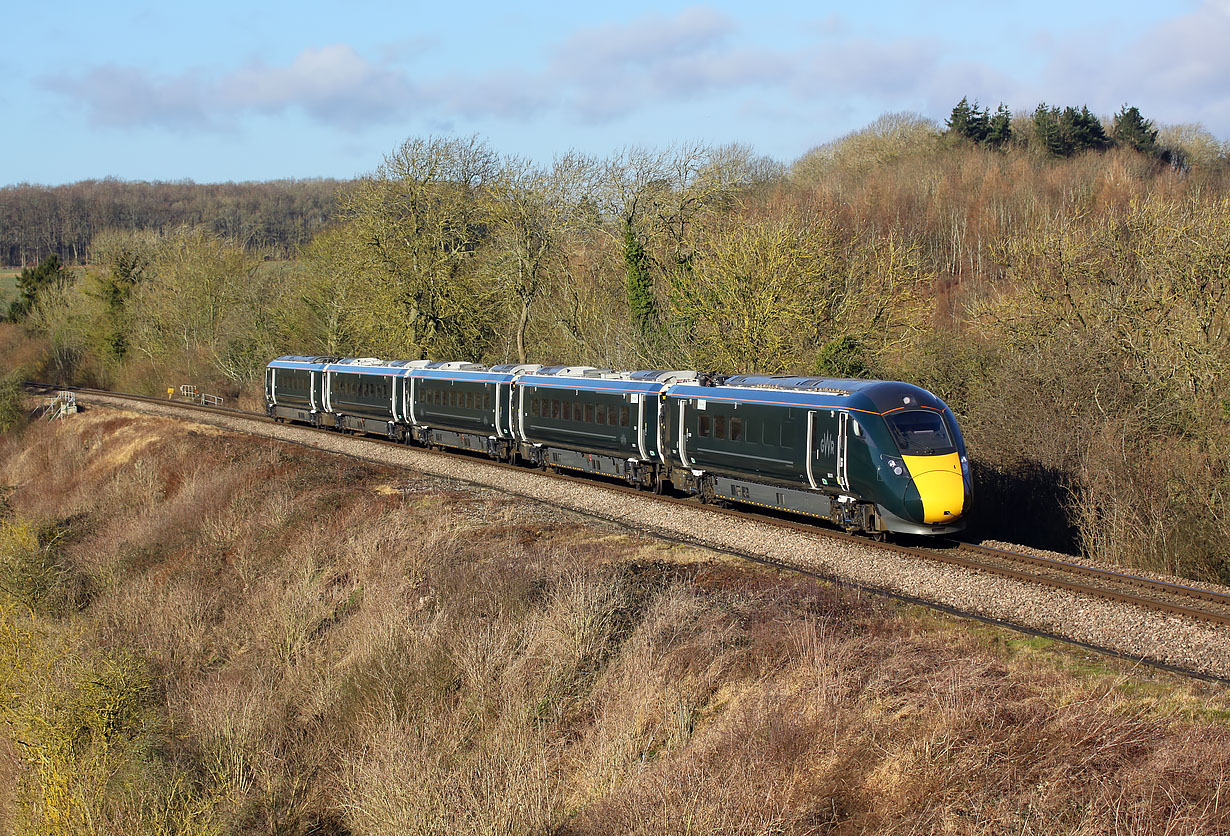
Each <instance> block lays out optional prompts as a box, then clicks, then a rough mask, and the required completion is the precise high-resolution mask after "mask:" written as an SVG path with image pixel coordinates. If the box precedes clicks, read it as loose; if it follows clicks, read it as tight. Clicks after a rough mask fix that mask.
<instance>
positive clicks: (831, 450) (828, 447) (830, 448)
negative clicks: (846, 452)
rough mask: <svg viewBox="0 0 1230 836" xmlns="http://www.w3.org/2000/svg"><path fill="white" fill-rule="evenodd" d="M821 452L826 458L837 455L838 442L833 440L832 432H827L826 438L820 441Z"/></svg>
mask: <svg viewBox="0 0 1230 836" xmlns="http://www.w3.org/2000/svg"><path fill="white" fill-rule="evenodd" d="M820 452H821V453H823V454H824V455H826V456H832V455H834V454H836V453H837V442H836V441H835V440H834V439H833V434H832V433H831V432H826V433H825V434H824V438H822V439H820Z"/></svg>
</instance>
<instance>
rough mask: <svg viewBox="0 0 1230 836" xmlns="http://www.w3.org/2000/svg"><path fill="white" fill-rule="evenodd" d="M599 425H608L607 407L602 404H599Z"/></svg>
mask: <svg viewBox="0 0 1230 836" xmlns="http://www.w3.org/2000/svg"><path fill="white" fill-rule="evenodd" d="M598 423H599V424H605V423H606V407H604V406H603V405H602V404H598Z"/></svg>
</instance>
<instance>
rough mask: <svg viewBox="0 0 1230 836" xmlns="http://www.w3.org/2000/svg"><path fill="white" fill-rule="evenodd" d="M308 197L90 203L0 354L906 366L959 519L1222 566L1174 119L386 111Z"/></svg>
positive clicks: (128, 383) (1080, 544)
mask: <svg viewBox="0 0 1230 836" xmlns="http://www.w3.org/2000/svg"><path fill="white" fill-rule="evenodd" d="M335 200H336V203H335V211H334V212H333V213H332V214H331V215H330V222H329V224H328V226H325V227H323V228H320V229H314V228H311V225H310V224H309V225H308V227H307V228H309V229H310V230H311V233H312V234H311V236H310V240H306V241H305V242H304V243H303V245H302V247H301V248H300V249H299V250H298V251H297V253H296V256H295V258H293V259H290V260H284V259H270V258H268V255H269V252H268V251H267V250H262V249H261V248H260V247H256V246H253V244H254V241H253V240H252V239H251V238H250V237H248V236H244V235H238V234H235V233H233V232H231V231H229V230H227V229H222V228H219V227H218V226H217V225H216V224H215V225H212V226H211V225H208V224H200V223H197V224H185V225H182V226H170V225H166V226H159V227H157V228H154V227H142V228H119V227H113V228H109V229H107V230H103V231H98V232H96V234H94V235H93V236H92V237H91V238H90V240H89V245H88V248H87V253H86V255H87V258H86V261H87V262H88V267H81V266H78V265H74V264H72V263H70V262H71V259H66V260H64V261H62V262H61V261H51V260H44V261H43V262H41V263H40V264H38V265H31V266H29V267H28V268H27V269H26V270H25V271H24V272H22V274H21V275H20V276H19V277H18V287H17V290H16V295H15V296H14V298H13V299H12V300H11V307H10V311H11V314H12V315H11V319H12V320H13V322H12V323H11V324H9V325H8V326H5V327H6V328H7V330H5V331H4V332H3V333H2V334H0V339H2V340H3V342H4V353H5V355H6V356H9V357H13V358H18V359H15V360H14V361H13V362H14V363H15V364H16V363H19V362H20V363H22V364H23V369H22V371H23V373H24V374H26V375H29V376H34V377H45V378H49V379H54V380H61V381H77V382H81V383H100V384H105V385H109V386H115V387H119V388H122V389H128V390H135V391H145V392H165V389H166V387H168V386H178V385H179V384H181V383H194V384H197V385H198V386H200V387H201V388H202V389H203V390H207V391H217V392H218V393H220V394H225V395H227V396H228V397H231V398H235V397H239V398H241V399H244V400H245V402H246V403H248V404H254V403H255V401H256V398H257V396H258V391H259V380H260V372H261V369H262V367H263V365H264V364H265V362H266V361H267V360H268V359H269V358H270V357H273V356H276V355H278V354H283V353H297V354H332V355H362V356H381V357H387V358H398V359H403V358H413V357H427V358H431V359H456V358H464V359H471V360H479V361H484V362H497V361H513V360H519V361H531V362H583V363H588V364H593V365H603V366H610V367H615V368H646V367H649V368H680V367H683V368H696V369H702V370H708V371H714V372H719V373H734V372H752V371H756V372H768V373H774V372H793V373H804V374H826V375H836V376H859V377H867V376H870V377H882V378H892V379H901V380H907V381H911V382H914V383H918V384H920V385H922V386H925V387H927V388H929V389H931V390H932V391H934V392H936V393H937V394H939V395H940V396H941V397H942V398H944V399H945V400H946V401H947V402H948V403H949V404H950V405H951V406H952V407H953V409H954V410H955V411H956V413H957V415H958V416H959V418H960V420H961V421H962V424H963V426H964V428H965V434H966V438H967V441H968V443H969V447H970V451H971V458H972V461H973V464H974V467H975V476H976V482H977V497H976V503H977V505H976V508H975V510H974V519H975V520H977V525H978V526H979V531H980V532H981V533H983V534H988V535H992V536H995V537H998V538H1002V539H1007V540H1016V541H1018V542H1029V543H1034V544H1037V545H1045V546H1051V547H1057V548H1065V549H1079V550H1082V551H1084V552H1085V553H1087V554H1089V555H1091V556H1093V557H1095V558H1098V559H1100V560H1104V561H1107V562H1110V563H1117V564H1121V565H1125V566H1134V567H1143V568H1149V569H1157V570H1163V571H1166V572H1171V573H1175V574H1181V575H1188V576H1193V577H1206V578H1212V577H1220V578H1222V579H1223V580H1230V561H1228V558H1227V550H1226V546H1225V544H1226V543H1227V542H1230V385H1228V378H1227V374H1226V369H1227V368H1228V367H1230V366H1228V363H1230V269H1228V267H1230V163H1228V162H1227V155H1226V153H1225V149H1224V148H1223V147H1222V146H1221V145H1220V144H1219V143H1218V142H1217V141H1216V140H1214V139H1213V138H1212V137H1210V136H1209V135H1208V134H1207V132H1204V131H1202V130H1201V129H1199V128H1197V127H1190V126H1178V127H1170V128H1161V129H1158V128H1155V127H1154V126H1153V125H1152V124H1151V123H1150V122H1149V121H1148V120H1145V119H1144V118H1143V117H1142V116H1141V115H1140V114H1139V112H1138V111H1137V110H1136V109H1135V108H1127V107H1125V108H1124V109H1123V110H1122V111H1121V112H1120V113H1119V114H1116V115H1115V116H1114V118H1113V119H1110V120H1105V121H1101V120H1098V119H1097V118H1096V117H1093V116H1092V115H1090V114H1089V112H1088V110H1087V109H1084V108H1081V109H1079V110H1077V109H1075V108H1071V107H1069V108H1063V109H1060V108H1058V107H1051V106H1047V105H1040V106H1039V107H1038V108H1037V109H1036V110H1035V111H1034V112H1032V113H1023V114H1017V115H1011V114H1009V113H1008V112H1007V110H1006V108H1004V107H1002V106H1001V107H1000V108H999V109H998V110H997V111H996V113H995V114H992V113H990V111H989V109H985V108H981V107H979V105H978V103H974V104H973V105H970V104H969V103H968V102H967V101H963V102H962V103H961V104H959V105H958V106H957V107H956V108H954V110H953V115H952V118H951V119H950V120H948V124H947V125H946V126H940V125H937V124H935V123H933V122H930V121H928V120H925V119H922V118H920V117H917V116H913V115H910V114H890V115H888V116H885V117H882V118H881V119H879V120H878V121H876V122H875V123H873V124H872V125H870V126H868V127H867V128H866V129H864V130H861V131H858V132H855V133H854V134H851V135H849V136H847V137H843V138H842V139H839V140H837V141H834V142H832V143H829V144H827V145H824V146H821V147H818V148H816V149H814V150H813V151H811V152H809V153H808V154H806V155H805V156H804V157H803V158H801V159H800V160H798V161H796V162H795V163H793V164H792V165H790V166H788V167H786V166H782V165H780V164H777V163H774V162H773V161H771V160H767V159H764V158H762V157H759V156H757V155H756V154H755V153H754V152H753V151H752V150H750V149H748V148H743V147H704V146H700V145H695V146H677V147H672V148H669V149H665V150H649V149H625V150H623V151H620V152H618V153H615V154H613V155H611V156H609V157H607V158H603V159H597V158H591V157H586V156H583V155H579V154H569V155H565V156H561V157H559V158H558V159H556V160H555V161H554V162H553V163H552V164H551V165H549V166H539V165H535V164H532V163H530V162H528V161H525V160H522V159H518V158H515V157H510V156H506V155H502V154H500V153H498V152H497V151H496V150H495V149H493V148H491V147H490V146H489V145H488V144H487V143H485V142H484V141H482V140H481V139H479V138H477V137H470V138H440V137H434V138H433V137H428V138H415V139H411V140H409V141H407V142H406V143H404V144H403V145H402V146H401V147H399V148H396V149H394V150H393V151H392V152H391V153H390V154H389V155H388V156H387V157H386V158H385V161H384V163H383V165H381V166H380V168H379V169H378V170H377V171H376V172H374V173H373V174H371V175H370V176H367V177H364V178H362V179H360V180H357V181H354V182H351V183H346V184H342V186H341V188H340V190H339V191H338V192H337V194H336V198H335ZM23 358H24V359H23Z"/></svg>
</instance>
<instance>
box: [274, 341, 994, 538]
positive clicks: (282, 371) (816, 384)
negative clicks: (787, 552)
mask: <svg viewBox="0 0 1230 836" xmlns="http://www.w3.org/2000/svg"><path fill="white" fill-rule="evenodd" d="M265 397H266V409H267V411H268V412H269V414H270V415H272V416H274V417H276V418H278V419H279V420H291V421H301V422H304V423H308V424H312V425H313V426H323V427H331V428H335V429H338V430H346V431H352V432H364V433H370V434H376V435H383V436H387V437H388V438H392V439H395V440H398V441H402V442H407V443H415V444H420V445H424V446H431V447H450V448H454V449H460V450H468V451H473V452H479V453H483V454H485V455H488V456H491V457H492V458H495V459H499V460H502V461H509V462H521V463H527V464H531V465H534V466H538V467H548V468H553V469H554V468H558V469H568V470H573V471H580V472H584V473H592V474H598V475H602V476H608V477H615V478H618V479H623V480H625V481H627V482H628V483H629V484H633V485H637V486H639V487H642V488H646V489H653V490H657V491H663V490H666V489H673V490H678V491H682V492H685V493H690V494H696V495H699V496H700V497H701V498H702V499H704V500H705V501H707V502H735V503H743V504H749V505H757V506H760V507H765V508H774V509H779V510H783V511H790V512H793V513H798V514H804V515H808V516H812V517H815V518H819V519H824V520H827V521H830V522H832V523H834V524H836V525H839V526H841V527H842V528H845V529H847V530H850V531H861V532H865V533H869V534H872V535H882V534H883V533H884V532H889V531H892V532H898V533H907V534H947V533H951V532H955V531H958V530H960V529H961V528H962V527H963V526H964V517H965V514H966V510H967V505H968V503H969V498H970V493H971V491H970V489H971V484H970V474H969V466H968V462H967V460H966V457H965V442H964V440H963V439H962V437H961V431H960V428H959V427H958V426H957V421H956V418H955V416H954V415H953V414H952V410H950V409H949V408H948V407H947V406H946V405H945V404H944V403H943V402H942V401H941V400H940V399H939V398H937V397H935V395H933V394H931V393H930V392H928V391H927V390H925V389H921V388H919V387H917V386H913V385H910V384H908V383H896V382H891V381H875V380H839V379H828V378H818V377H791V376H765V375H736V376H733V377H726V378H721V377H708V376H700V375H698V374H697V373H696V372H692V371H637V372H622V371H615V370H612V369H597V368H594V367H591V366H550V367H542V366H538V365H525V364H521V365H504V366H495V367H491V368H488V367H486V366H482V365H479V364H476V363H465V362H428V361H425V360H411V361H406V362H385V361H382V360H378V359H374V358H347V359H340V358H334V357H306V356H288V357H279V358H278V359H277V360H274V361H273V362H271V363H270V364H269V368H268V369H267V371H266V375H265Z"/></svg>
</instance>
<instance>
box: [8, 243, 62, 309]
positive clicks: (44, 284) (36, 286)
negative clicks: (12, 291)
mask: <svg viewBox="0 0 1230 836" xmlns="http://www.w3.org/2000/svg"><path fill="white" fill-rule="evenodd" d="M67 281H68V273H67V271H66V270H65V269H64V266H63V265H62V264H60V257H59V256H58V255H54V254H53V255H49V256H47V257H46V258H45V259H43V260H42V262H40V263H39V265H38V266H37V267H27V268H26V269H24V270H22V271H21V275H19V276H18V277H17V298H16V299H14V300H13V301H12V302H11V303H9V315H8V318H9V320H10V321H11V322H22V321H23V320H25V319H26V317H28V316H30V314H32V313H34V312H35V311H36V310H38V306H39V301H40V298H41V297H42V296H43V293H44V292H45V291H46V290H47V288H49V287H54V286H57V285H59V286H63V285H64V284H65V283H66V282H67Z"/></svg>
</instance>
